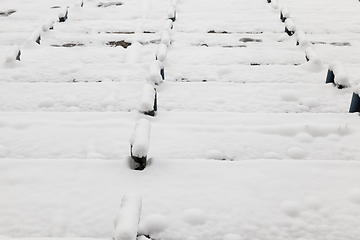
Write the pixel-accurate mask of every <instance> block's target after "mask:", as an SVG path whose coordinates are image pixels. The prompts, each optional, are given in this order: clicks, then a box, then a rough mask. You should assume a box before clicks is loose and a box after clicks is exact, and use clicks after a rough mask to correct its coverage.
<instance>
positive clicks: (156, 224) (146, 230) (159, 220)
mask: <svg viewBox="0 0 360 240" xmlns="http://www.w3.org/2000/svg"><path fill="white" fill-rule="evenodd" d="M168 226H169V219H168V218H167V217H166V216H164V215H162V214H151V215H149V216H147V217H146V218H145V219H143V220H141V223H140V226H139V233H141V234H144V235H154V234H159V233H161V232H163V231H164V230H165V229H166V228H167V227H168Z"/></svg>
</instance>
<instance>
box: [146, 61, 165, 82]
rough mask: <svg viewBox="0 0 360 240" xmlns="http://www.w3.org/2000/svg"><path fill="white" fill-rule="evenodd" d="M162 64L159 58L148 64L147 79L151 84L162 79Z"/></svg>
mask: <svg viewBox="0 0 360 240" xmlns="http://www.w3.org/2000/svg"><path fill="white" fill-rule="evenodd" d="M162 67H163V64H162V63H161V62H160V61H159V60H155V61H152V62H151V63H150V66H149V81H150V82H151V83H153V84H160V83H161V82H162V81H163V79H162V77H161V73H160V71H161V69H162Z"/></svg>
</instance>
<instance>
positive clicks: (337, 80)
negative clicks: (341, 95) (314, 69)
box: [326, 61, 350, 89]
mask: <svg viewBox="0 0 360 240" xmlns="http://www.w3.org/2000/svg"><path fill="white" fill-rule="evenodd" d="M326 83H332V84H334V85H336V86H337V87H338V88H339V89H342V88H347V87H350V83H349V76H348V74H347V72H346V70H345V68H344V66H343V65H342V64H341V63H340V62H338V61H334V62H332V63H331V64H330V65H329V68H328V72H327V76H326Z"/></svg>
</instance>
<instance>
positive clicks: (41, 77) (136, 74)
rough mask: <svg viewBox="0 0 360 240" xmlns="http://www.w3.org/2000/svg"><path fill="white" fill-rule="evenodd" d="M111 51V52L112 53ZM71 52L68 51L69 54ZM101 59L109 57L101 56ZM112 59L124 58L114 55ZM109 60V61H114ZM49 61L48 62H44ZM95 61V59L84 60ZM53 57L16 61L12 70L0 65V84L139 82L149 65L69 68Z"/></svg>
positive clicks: (78, 65)
mask: <svg viewBox="0 0 360 240" xmlns="http://www.w3.org/2000/svg"><path fill="white" fill-rule="evenodd" d="M113 51H114V50H113ZM73 53H74V52H70V54H73ZM104 57H105V58H108V59H109V58H111V54H110V56H105V55H104ZM112 57H114V59H115V60H116V57H120V58H122V57H124V56H120V54H119V55H117V56H116V54H115V55H112ZM114 59H113V60H114ZM48 60H49V59H48ZM88 60H89V61H95V60H96V58H95V57H94V58H93V59H88ZM53 61H55V60H54V59H53V58H52V59H50V60H49V61H45V62H42V63H41V62H39V63H32V64H26V63H24V62H16V65H15V66H16V67H15V68H9V67H3V66H1V65H0V69H1V72H2V74H3V75H2V78H1V81H2V82H32V83H34V82H103V81H115V82H143V81H145V79H146V76H147V73H148V65H149V63H144V64H133V63H123V64H119V62H120V61H119V62H116V61H115V62H111V63H108V64H106V63H105V62H106V61H104V63H96V62H94V63H86V62H82V61H75V62H73V63H72V64H71V65H70V64H68V63H66V59H62V60H61V62H62V64H59V65H55V64H54V62H53Z"/></svg>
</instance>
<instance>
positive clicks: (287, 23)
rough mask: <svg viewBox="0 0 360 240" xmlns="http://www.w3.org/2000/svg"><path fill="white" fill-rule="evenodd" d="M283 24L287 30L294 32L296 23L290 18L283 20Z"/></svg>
mask: <svg viewBox="0 0 360 240" xmlns="http://www.w3.org/2000/svg"><path fill="white" fill-rule="evenodd" d="M285 26H286V28H287V29H288V30H289V31H292V32H296V25H295V23H294V21H293V20H292V19H291V18H287V19H286V20H285Z"/></svg>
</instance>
